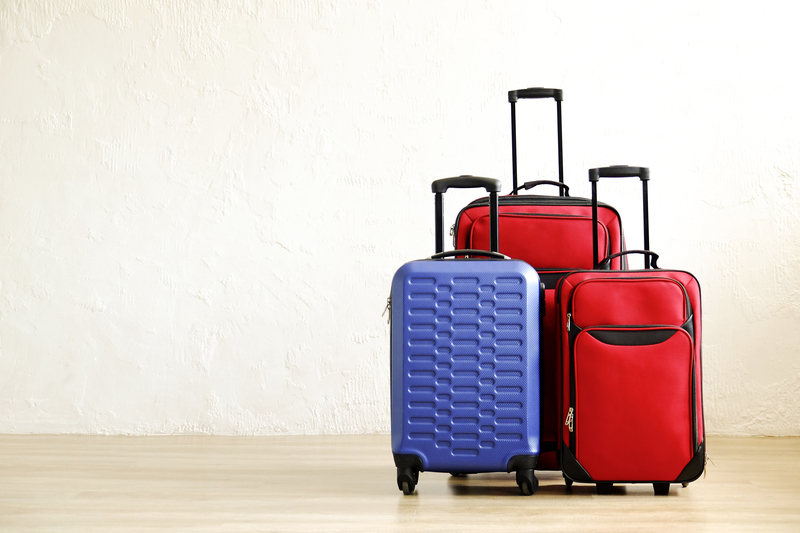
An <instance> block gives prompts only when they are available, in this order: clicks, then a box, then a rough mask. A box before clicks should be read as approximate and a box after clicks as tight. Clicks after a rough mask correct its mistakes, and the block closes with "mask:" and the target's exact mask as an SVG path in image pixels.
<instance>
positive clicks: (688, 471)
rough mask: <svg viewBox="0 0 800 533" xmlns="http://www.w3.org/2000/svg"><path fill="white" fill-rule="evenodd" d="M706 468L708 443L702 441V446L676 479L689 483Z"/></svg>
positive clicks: (676, 480) (677, 481)
mask: <svg viewBox="0 0 800 533" xmlns="http://www.w3.org/2000/svg"><path fill="white" fill-rule="evenodd" d="M705 468H706V443H705V441H704V442H702V443H700V446H698V447H697V449H696V450H695V452H694V457H692V460H691V461H689V464H687V465H686V468H684V469H683V472H681V474H680V475H679V476H678V477H677V479H675V482H676V483H689V482H690V481H694V480H696V479H697V478H699V477H700V476H701V475H702V474H703V470H705Z"/></svg>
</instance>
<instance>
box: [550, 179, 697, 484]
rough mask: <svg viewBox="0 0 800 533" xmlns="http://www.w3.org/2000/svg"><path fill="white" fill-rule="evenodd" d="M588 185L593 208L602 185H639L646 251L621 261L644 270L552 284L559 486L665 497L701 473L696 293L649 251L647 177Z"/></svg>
mask: <svg viewBox="0 0 800 533" xmlns="http://www.w3.org/2000/svg"><path fill="white" fill-rule="evenodd" d="M589 176H590V180H591V182H592V198H593V200H594V201H596V198H597V182H598V180H599V179H600V178H612V177H639V178H640V180H641V181H642V190H643V196H644V221H645V232H644V236H645V242H646V245H645V250H636V251H631V252H624V253H626V254H627V253H643V254H644V255H645V269H643V270H627V271H610V270H591V271H580V272H575V273H572V274H569V275H567V276H565V277H564V278H563V279H562V280H561V281H560V283H559V285H558V288H557V300H556V305H557V307H558V317H557V319H558V323H559V333H560V335H559V350H560V353H561V369H562V391H563V395H562V402H561V415H562V420H563V426H562V431H561V437H562V442H561V467H562V471H563V473H564V477H565V479H566V482H567V486H571V485H572V483H573V482H579V483H594V484H596V485H597V490H598V493H608V492H610V490H611V487H612V486H613V484H614V483H652V484H653V487H654V489H655V492H656V494H660V495H665V494H668V493H669V485H670V484H671V483H681V484H683V485H684V486H685V485H686V484H688V483H689V482H691V481H694V480H696V479H697V478H698V477H699V476H700V474H702V473H703V470H704V467H705V458H706V454H705V430H704V422H703V409H702V371H701V312H702V309H701V302H700V286H699V283H698V282H697V279H696V278H695V277H694V276H693V275H692V274H690V273H688V272H684V271H680V270H665V269H661V268H658V266H657V264H656V260H657V259H658V256H657V255H656V254H654V253H653V252H651V251H650V250H649V223H648V207H647V182H648V180H649V170H648V169H647V168H643V167H622V166H618V167H604V168H600V169H592V170H591V171H590V172H589ZM594 255H595V257H597V253H596V252H595V254H594ZM606 261H607V259H606ZM600 263H601V264H602V263H603V261H600ZM598 266H601V265H598ZM651 266H652V268H650V267H651Z"/></svg>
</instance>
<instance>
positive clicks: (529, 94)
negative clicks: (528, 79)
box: [508, 87, 564, 103]
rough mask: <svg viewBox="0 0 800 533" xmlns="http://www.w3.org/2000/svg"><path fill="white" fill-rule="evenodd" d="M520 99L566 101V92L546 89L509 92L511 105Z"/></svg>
mask: <svg viewBox="0 0 800 533" xmlns="http://www.w3.org/2000/svg"><path fill="white" fill-rule="evenodd" d="M520 98H552V99H553V100H555V101H556V102H561V101H563V100H564V91H562V90H561V89H545V88H544V87H529V88H527V89H517V90H516V91H508V101H509V103H514V102H516V101H517V100H519V99H520Z"/></svg>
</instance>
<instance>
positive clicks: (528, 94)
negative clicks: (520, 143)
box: [508, 87, 564, 196]
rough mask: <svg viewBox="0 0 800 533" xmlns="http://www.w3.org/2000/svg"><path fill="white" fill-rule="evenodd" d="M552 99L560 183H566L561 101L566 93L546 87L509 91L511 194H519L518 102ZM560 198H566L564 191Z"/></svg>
mask: <svg viewBox="0 0 800 533" xmlns="http://www.w3.org/2000/svg"><path fill="white" fill-rule="evenodd" d="M536 98H552V99H553V100H555V101H556V124H557V127H558V182H559V183H564V148H563V143H562V141H561V101H562V100H563V99H564V91H562V90H561V89H545V88H544V87H530V88H528V89H518V90H516V91H508V102H509V103H510V104H511V167H512V168H511V171H512V184H513V187H512V188H511V194H518V192H517V191H519V187H517V100H519V99H536ZM558 195H559V196H564V191H563V190H560V191H559V193H558Z"/></svg>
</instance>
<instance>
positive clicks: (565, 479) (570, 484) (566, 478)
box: [564, 477, 572, 489]
mask: <svg viewBox="0 0 800 533" xmlns="http://www.w3.org/2000/svg"><path fill="white" fill-rule="evenodd" d="M564 483H566V484H567V488H568V489H571V488H572V480H571V479H569V478H568V477H565V478H564Z"/></svg>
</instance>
